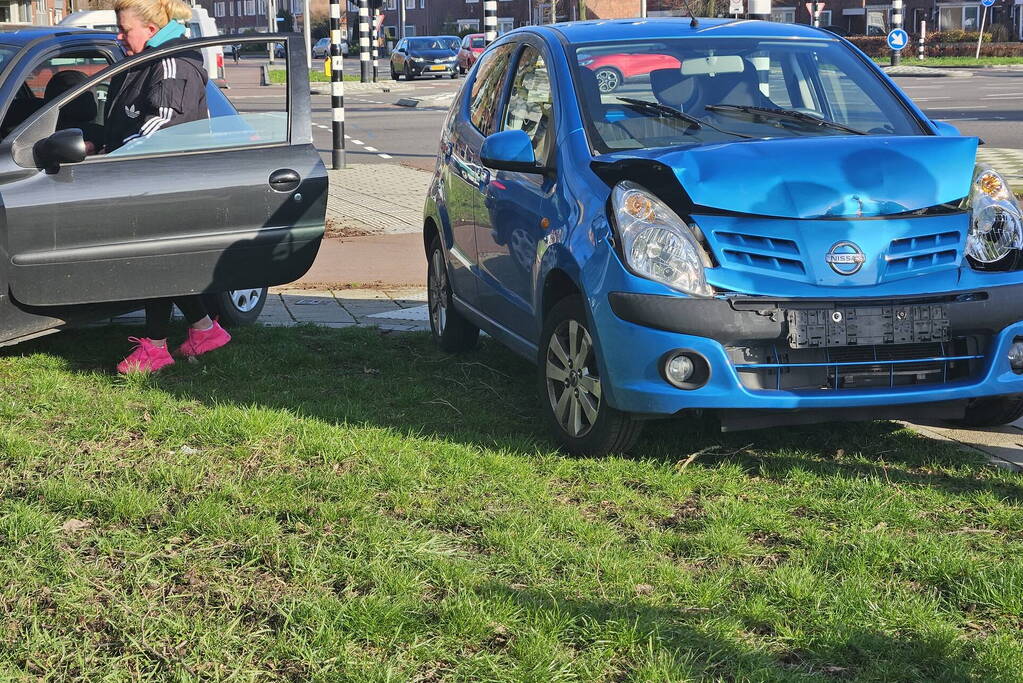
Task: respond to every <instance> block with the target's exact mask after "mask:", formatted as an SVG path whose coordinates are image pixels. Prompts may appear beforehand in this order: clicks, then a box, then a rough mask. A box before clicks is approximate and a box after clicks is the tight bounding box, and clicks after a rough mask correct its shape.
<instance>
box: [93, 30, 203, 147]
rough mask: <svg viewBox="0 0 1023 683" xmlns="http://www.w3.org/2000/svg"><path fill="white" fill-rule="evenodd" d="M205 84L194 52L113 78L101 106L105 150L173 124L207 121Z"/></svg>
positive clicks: (154, 62) (201, 69) (201, 68)
mask: <svg viewBox="0 0 1023 683" xmlns="http://www.w3.org/2000/svg"><path fill="white" fill-rule="evenodd" d="M206 80H207V79H206V68H205V67H204V66H203V62H202V53H200V52H199V51H198V50H191V51H188V52H179V53H177V54H175V55H174V56H173V57H165V58H164V59H157V60H155V61H150V62H146V63H145V64H141V65H139V66H137V67H135V68H134V69H129V70H128V71H125V72H123V73H121V74H118V75H117V76H115V77H114V79H113V80H112V81H111V83H110V92H109V94H108V96H107V104H106V118H105V128H106V133H105V136H104V147H105V148H106V151H107V152H112V151H114V150H115V149H117V148H118V147H120V146H122V145H124V144H125V143H127V142H130V141H131V140H134V139H136V138H140V137H149V136H150V135H152V134H153V133H155V132H156V131H158V130H162V129H164V128H169V127H170V126H176V125H178V124H179V123H188V122H189V121H198V120H200V119H205V118H208V117H209V111H208V110H207V108H206Z"/></svg>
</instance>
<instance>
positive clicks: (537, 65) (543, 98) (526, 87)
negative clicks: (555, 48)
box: [502, 47, 553, 164]
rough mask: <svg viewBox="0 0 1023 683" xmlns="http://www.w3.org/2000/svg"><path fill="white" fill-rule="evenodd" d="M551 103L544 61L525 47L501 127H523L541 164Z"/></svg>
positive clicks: (546, 146) (544, 153) (549, 128)
mask: <svg viewBox="0 0 1023 683" xmlns="http://www.w3.org/2000/svg"><path fill="white" fill-rule="evenodd" d="M552 104H553V102H552V99H551V80H550V75H549V74H548V73H547V64H546V62H544V59H543V55H541V54H540V52H539V51H538V50H536V49H535V48H533V47H527V48H526V49H525V50H523V52H522V56H521V57H520V58H519V66H518V69H517V70H516V72H515V80H514V81H513V82H512V89H511V95H510V96H509V97H508V108H507V112H506V113H505V117H504V126H503V128H502V130H515V129H518V130H523V131H525V132H526V133H527V134H528V135H529V138H530V139H531V140H532V141H533V152H534V154H536V160H537V161H539V162H540V163H541V164H543V163H546V161H547V149H548V138H549V136H550V134H551V123H552V119H553V113H552Z"/></svg>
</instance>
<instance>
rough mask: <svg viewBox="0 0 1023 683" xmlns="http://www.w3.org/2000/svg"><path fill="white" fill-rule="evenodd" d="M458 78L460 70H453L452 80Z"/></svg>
mask: <svg viewBox="0 0 1023 683" xmlns="http://www.w3.org/2000/svg"><path fill="white" fill-rule="evenodd" d="M457 78H458V72H457V71H452V72H451V80H455V79H457Z"/></svg>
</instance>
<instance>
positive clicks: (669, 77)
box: [650, 69, 696, 112]
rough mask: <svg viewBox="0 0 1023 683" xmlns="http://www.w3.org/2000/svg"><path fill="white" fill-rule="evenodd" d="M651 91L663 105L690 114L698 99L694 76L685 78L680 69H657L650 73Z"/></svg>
mask: <svg viewBox="0 0 1023 683" xmlns="http://www.w3.org/2000/svg"><path fill="white" fill-rule="evenodd" d="M650 89H651V90H652V91H653V93H654V97H656V98H657V101H658V102H660V103H661V104H666V105H668V106H669V107H675V108H676V109H680V110H682V111H685V112H688V110H689V109H690V108H691V107H692V106H693V104H694V101H695V99H696V84H695V82H694V79H693V77H692V76H683V75H682V72H681V71H680V70H679V69H655V70H653V71H651V72H650Z"/></svg>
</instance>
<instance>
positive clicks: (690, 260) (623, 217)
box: [611, 180, 714, 296]
mask: <svg viewBox="0 0 1023 683" xmlns="http://www.w3.org/2000/svg"><path fill="white" fill-rule="evenodd" d="M611 206H612V209H613V211H614V217H615V223H616V224H617V226H618V232H619V236H620V237H621V241H622V253H623V255H624V256H625V260H626V263H627V264H628V266H629V268H631V269H632V271H633V272H635V273H636V274H637V275H640V276H642V277H645V278H649V279H651V280H656V281H657V282H661V283H664V284H665V285H667V286H669V287H671V288H672V289H677V290H679V291H680V292H685V293H686V294H691V295H693V296H713V294H714V290H713V289H711V287H710V285H708V284H707V279H706V277H705V275H704V268H705V267H707V266H708V265H709V264H710V258H709V257H708V256H707V254H706V252H705V251H704V250H703V247H701V246H700V243H699V242H698V241H697V239H696V236H695V235H694V234H693V231H692V229H691V228H690V227H689V226H688V225H686V222H685V221H684V220H682V219H681V218H679V217H678V215H677V214H676V213H675V212H674V211H672V210H671V209H669V208H668V207H667V206H666V205H665V204H664V202H662V201H661V200H659V199H658V198H657V197H656V196H655V195H654V194H653V193H652V192H650V191H648V190H646V189H644V188H643V187H642V186H640V185H638V184H636V183H634V182H632V181H629V180H623V181H622V182H620V183H618V184H617V185H615V187H614V190H613V191H612V193H611Z"/></svg>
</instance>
